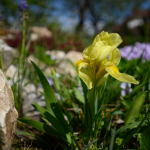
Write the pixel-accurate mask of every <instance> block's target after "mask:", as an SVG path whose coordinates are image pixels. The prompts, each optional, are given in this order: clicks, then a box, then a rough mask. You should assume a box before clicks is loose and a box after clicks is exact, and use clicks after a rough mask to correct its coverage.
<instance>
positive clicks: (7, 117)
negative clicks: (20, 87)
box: [0, 70, 18, 150]
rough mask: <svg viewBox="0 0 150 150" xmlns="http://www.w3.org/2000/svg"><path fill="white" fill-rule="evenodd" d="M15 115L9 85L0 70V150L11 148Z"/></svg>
mask: <svg viewBox="0 0 150 150" xmlns="http://www.w3.org/2000/svg"><path fill="white" fill-rule="evenodd" d="M17 117H18V113H17V111H16V108H15V105H14V97H13V93H12V90H11V87H10V86H9V84H8V82H7V80H6V78H5V76H4V74H3V72H2V71H1V70H0V150H10V149H11V144H12V138H13V132H14V130H15V127H16V118H17Z"/></svg>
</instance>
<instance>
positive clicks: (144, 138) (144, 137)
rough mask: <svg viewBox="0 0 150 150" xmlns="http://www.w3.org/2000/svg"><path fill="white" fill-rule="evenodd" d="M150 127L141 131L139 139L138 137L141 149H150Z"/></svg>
mask: <svg viewBox="0 0 150 150" xmlns="http://www.w3.org/2000/svg"><path fill="white" fill-rule="evenodd" d="M149 142H150V128H148V129H147V130H146V131H144V132H143V133H141V139H140V144H141V149H143V150H144V149H145V150H146V149H147V150H148V149H150V143H149Z"/></svg>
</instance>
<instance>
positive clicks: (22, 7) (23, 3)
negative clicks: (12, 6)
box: [19, 0, 28, 12]
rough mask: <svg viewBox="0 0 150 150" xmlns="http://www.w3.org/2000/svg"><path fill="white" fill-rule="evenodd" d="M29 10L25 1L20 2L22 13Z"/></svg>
mask: <svg viewBox="0 0 150 150" xmlns="http://www.w3.org/2000/svg"><path fill="white" fill-rule="evenodd" d="M27 9H28V4H27V2H26V1H25V0H23V1H21V2H20V5H19V11H20V12H22V11H25V10H27Z"/></svg>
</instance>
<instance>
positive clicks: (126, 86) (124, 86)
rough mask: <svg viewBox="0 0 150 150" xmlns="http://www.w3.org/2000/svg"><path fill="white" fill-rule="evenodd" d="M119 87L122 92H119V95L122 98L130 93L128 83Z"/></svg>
mask: <svg viewBox="0 0 150 150" xmlns="http://www.w3.org/2000/svg"><path fill="white" fill-rule="evenodd" d="M120 87H121V88H122V90H121V95H122V96H125V95H127V94H129V93H130V92H131V91H132V88H131V84H130V83H127V82H122V83H121V84H120Z"/></svg>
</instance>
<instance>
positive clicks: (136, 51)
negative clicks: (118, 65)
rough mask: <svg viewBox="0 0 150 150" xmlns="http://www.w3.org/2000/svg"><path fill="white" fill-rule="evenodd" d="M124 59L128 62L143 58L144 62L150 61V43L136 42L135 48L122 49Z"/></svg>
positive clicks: (126, 47)
mask: <svg viewBox="0 0 150 150" xmlns="http://www.w3.org/2000/svg"><path fill="white" fill-rule="evenodd" d="M120 51H121V56H122V58H125V59H127V60H133V59H138V58H143V59H144V60H150V43H139V42H136V43H135V45H134V46H131V45H129V46H125V47H123V48H120Z"/></svg>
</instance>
